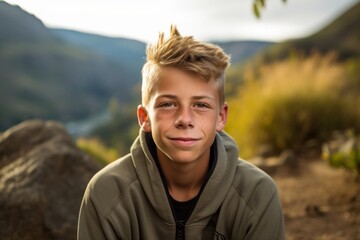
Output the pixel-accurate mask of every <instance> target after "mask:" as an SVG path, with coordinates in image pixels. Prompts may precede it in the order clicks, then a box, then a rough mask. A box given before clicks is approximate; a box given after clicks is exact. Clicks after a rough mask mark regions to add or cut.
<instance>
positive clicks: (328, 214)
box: [269, 157, 360, 240]
mask: <svg viewBox="0 0 360 240" xmlns="http://www.w3.org/2000/svg"><path fill="white" fill-rule="evenodd" d="M298 160H299V161H298V163H299V165H298V168H297V170H291V169H290V170H289V168H285V167H283V168H278V169H276V171H273V172H271V173H269V174H270V175H271V176H272V177H273V179H274V180H275V182H276V183H277V185H278V189H279V192H280V197H281V201H282V206H283V210H284V214H285V221H286V234H287V240H314V239H315V240H325V239H326V240H360V181H355V180H354V178H352V176H351V174H349V172H346V171H345V170H341V169H334V168H331V167H330V166H329V165H328V164H327V163H326V162H324V161H323V160H321V158H319V157H315V158H314V157H313V158H310V159H309V158H304V159H298Z"/></svg>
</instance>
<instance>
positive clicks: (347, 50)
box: [256, 2, 360, 63]
mask: <svg viewBox="0 0 360 240" xmlns="http://www.w3.org/2000/svg"><path fill="white" fill-rule="evenodd" d="M313 51H318V52H321V53H327V52H330V51H336V53H337V54H338V58H339V60H342V59H347V58H351V57H359V55H360V2H358V3H356V4H354V5H353V6H352V7H350V8H349V9H348V10H347V11H345V12H344V13H343V14H341V15H340V16H339V17H338V18H336V19H335V20H334V21H332V22H331V23H330V24H328V25H327V26H326V27H324V28H323V29H322V30H320V31H318V32H316V33H314V34H312V35H310V36H309V37H305V38H300V39H294V40H288V41H285V42H281V43H278V44H274V45H273V46H271V47H269V48H268V49H267V50H266V51H264V52H263V53H262V54H261V55H260V56H259V57H258V58H257V59H256V60H257V61H259V62H269V61H270V62H271V61H273V60H278V59H283V58H286V57H288V56H289V55H290V54H293V53H294V52H297V53H300V54H302V55H305V56H306V55H308V54H310V53H311V52H313ZM259 62H258V63H259Z"/></svg>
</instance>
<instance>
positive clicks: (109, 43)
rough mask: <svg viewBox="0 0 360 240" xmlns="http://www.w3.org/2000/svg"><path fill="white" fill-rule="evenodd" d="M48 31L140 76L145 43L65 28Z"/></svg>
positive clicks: (143, 60)
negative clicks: (117, 63) (113, 61)
mask: <svg viewBox="0 0 360 240" xmlns="http://www.w3.org/2000/svg"><path fill="white" fill-rule="evenodd" d="M50 31H51V32H52V33H53V34H54V35H55V36H57V37H58V38H60V39H62V40H64V41H66V42H68V43H69V44H73V45H74V46H76V47H78V48H81V49H84V50H86V51H92V52H93V53H96V54H101V55H102V56H104V57H107V58H110V59H112V60H115V61H117V62H120V63H121V64H122V65H123V66H125V67H126V68H127V69H128V70H129V71H130V72H132V73H133V74H134V77H136V78H139V77H140V72H141V68H142V65H143V64H144V62H145V49H146V44H145V43H144V42H140V41H136V40H130V39H126V38H114V37H106V36H101V35H96V34H89V33H83V32H78V31H73V30H67V29H50Z"/></svg>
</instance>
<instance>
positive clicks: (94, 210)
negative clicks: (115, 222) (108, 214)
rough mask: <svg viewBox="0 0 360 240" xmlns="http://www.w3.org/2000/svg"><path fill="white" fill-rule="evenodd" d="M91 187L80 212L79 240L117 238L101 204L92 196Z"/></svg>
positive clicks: (88, 188) (86, 192)
mask: <svg viewBox="0 0 360 240" xmlns="http://www.w3.org/2000/svg"><path fill="white" fill-rule="evenodd" d="M91 194H92V191H91V187H89V186H88V187H87V189H86V191H85V194H84V197H83V200H82V203H81V207H80V212H79V220H78V229H77V240H115V239H118V238H117V237H116V233H115V231H114V229H112V227H111V224H110V222H109V221H107V220H106V219H105V216H104V212H103V211H102V210H101V206H100V204H97V201H95V200H94V199H93V198H92V197H91Z"/></svg>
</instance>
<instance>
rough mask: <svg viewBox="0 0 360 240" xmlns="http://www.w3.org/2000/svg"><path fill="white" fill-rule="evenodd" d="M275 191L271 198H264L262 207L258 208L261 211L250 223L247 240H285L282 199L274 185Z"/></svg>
mask: <svg viewBox="0 0 360 240" xmlns="http://www.w3.org/2000/svg"><path fill="white" fill-rule="evenodd" d="M273 189H275V191H274V192H273V194H272V195H270V197H269V198H267V199H266V197H265V196H263V197H264V198H263V204H262V207H259V208H258V210H260V211H259V212H257V214H256V215H254V218H253V220H252V221H250V226H249V228H248V229H249V231H248V233H247V235H246V238H245V239H246V240H255V239H256V240H269V239H276V240H284V239H285V223H284V216H283V212H282V208H281V203H280V198H279V194H278V192H277V189H276V187H275V186H274V185H273Z"/></svg>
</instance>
